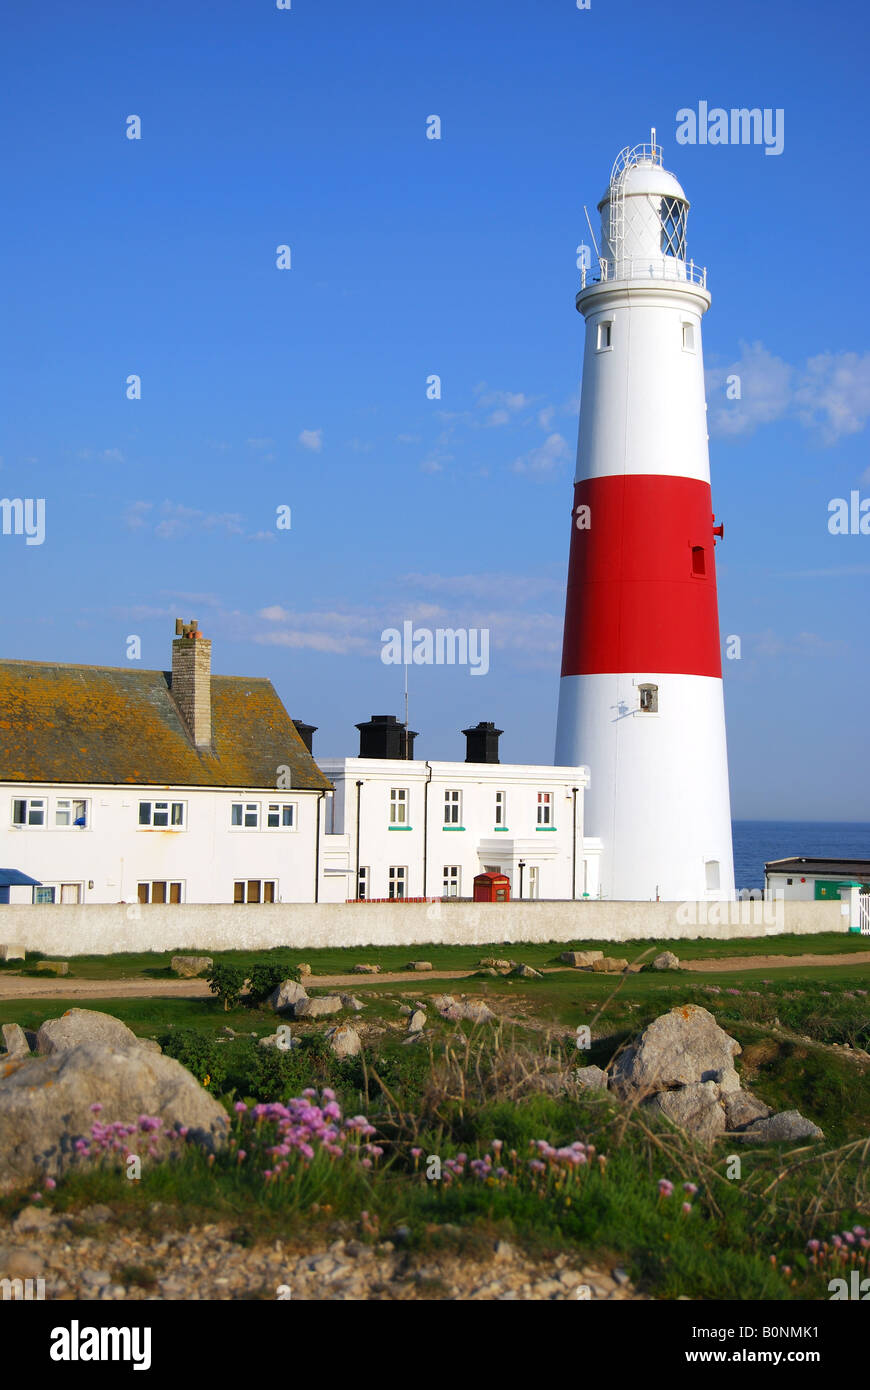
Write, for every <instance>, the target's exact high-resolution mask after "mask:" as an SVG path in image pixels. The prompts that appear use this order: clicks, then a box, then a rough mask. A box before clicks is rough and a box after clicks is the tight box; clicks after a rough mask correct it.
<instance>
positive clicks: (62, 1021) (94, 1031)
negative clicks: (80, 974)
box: [36, 1009, 159, 1057]
mask: <svg viewBox="0 0 870 1390" xmlns="http://www.w3.org/2000/svg"><path fill="white" fill-rule="evenodd" d="M91 1042H92V1043H104V1044H105V1045H106V1046H107V1047H115V1048H121V1047H123V1048H129V1047H133V1048H137V1049H141V1048H143V1047H144V1046H145V1044H144V1041H141V1040H140V1039H139V1038H137V1037H136V1034H135V1033H134V1032H133V1030H132V1028H128V1027H127V1025H126V1023H122V1022H121V1020H120V1019H119V1018H114V1017H113V1016H112V1014H104V1013H100V1011H99V1010H98V1009H67V1011H66V1013H65V1014H62V1015H61V1017H60V1018H47V1019H46V1020H45V1022H44V1023H43V1024H42V1026H41V1028H40V1029H39V1032H38V1033H37V1034H36V1050H37V1052H38V1053H39V1054H40V1056H42V1057H47V1056H50V1055H51V1054H52V1053H54V1052H69V1051H70V1049H71V1048H74V1047H79V1046H80V1045H81V1044H82V1043H91ZM158 1051H159V1048H158Z"/></svg>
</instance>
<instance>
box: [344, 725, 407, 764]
mask: <svg viewBox="0 0 870 1390" xmlns="http://www.w3.org/2000/svg"><path fill="white" fill-rule="evenodd" d="M356 727H357V728H358V729H359V755H360V757H361V758H397V759H409V760H410V759H413V757H414V739H415V738H416V737H417V734H416V732H415V731H414V730H413V729H408V730H406V729H405V726H404V724H400V723H399V721H398V719H397V718H396V716H395V715H394V714H373V715H372V717H371V719H369V720H368V721H367V723H365V724H357V726H356Z"/></svg>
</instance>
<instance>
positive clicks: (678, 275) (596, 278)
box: [580, 256, 707, 290]
mask: <svg viewBox="0 0 870 1390" xmlns="http://www.w3.org/2000/svg"><path fill="white" fill-rule="evenodd" d="M598 267H599V273H598V274H597V275H591V274H590V273H589V271H588V270H587V269H586V267H585V266H583V267H581V270H580V288H581V289H584V290H585V289H586V286H587V285H601V284H605V283H607V282H608V281H610V280H679V281H683V282H688V283H689V284H692V285H700V286H701V287H702V288H703V289H706V288H707V267H706V266H700V265H695V262H694V261H679V260H677V259H676V257H675V256H622V257H620V258H619V259H618V260H616V261H613V260H608V259H607V258H606V257H605V256H602V257H601V258H600V260H599V262H598Z"/></svg>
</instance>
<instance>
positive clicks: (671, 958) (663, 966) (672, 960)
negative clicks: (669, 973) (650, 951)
mask: <svg viewBox="0 0 870 1390" xmlns="http://www.w3.org/2000/svg"><path fill="white" fill-rule="evenodd" d="M652 966H653V970H679V968H680V958H679V956H675V955H674V953H673V951H662V953H661V955H660V956H656V958H655V960H654V961H653V963H652Z"/></svg>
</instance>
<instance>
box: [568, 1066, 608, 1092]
mask: <svg viewBox="0 0 870 1390" xmlns="http://www.w3.org/2000/svg"><path fill="white" fill-rule="evenodd" d="M571 1075H572V1077H573V1078H574V1080H575V1081H576V1083H577V1085H578V1086H580V1087H582V1089H583V1090H584V1091H606V1090H607V1072H606V1071H602V1070H601V1068H600V1067H575V1068H574V1070H573V1072H572V1073H571Z"/></svg>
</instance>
